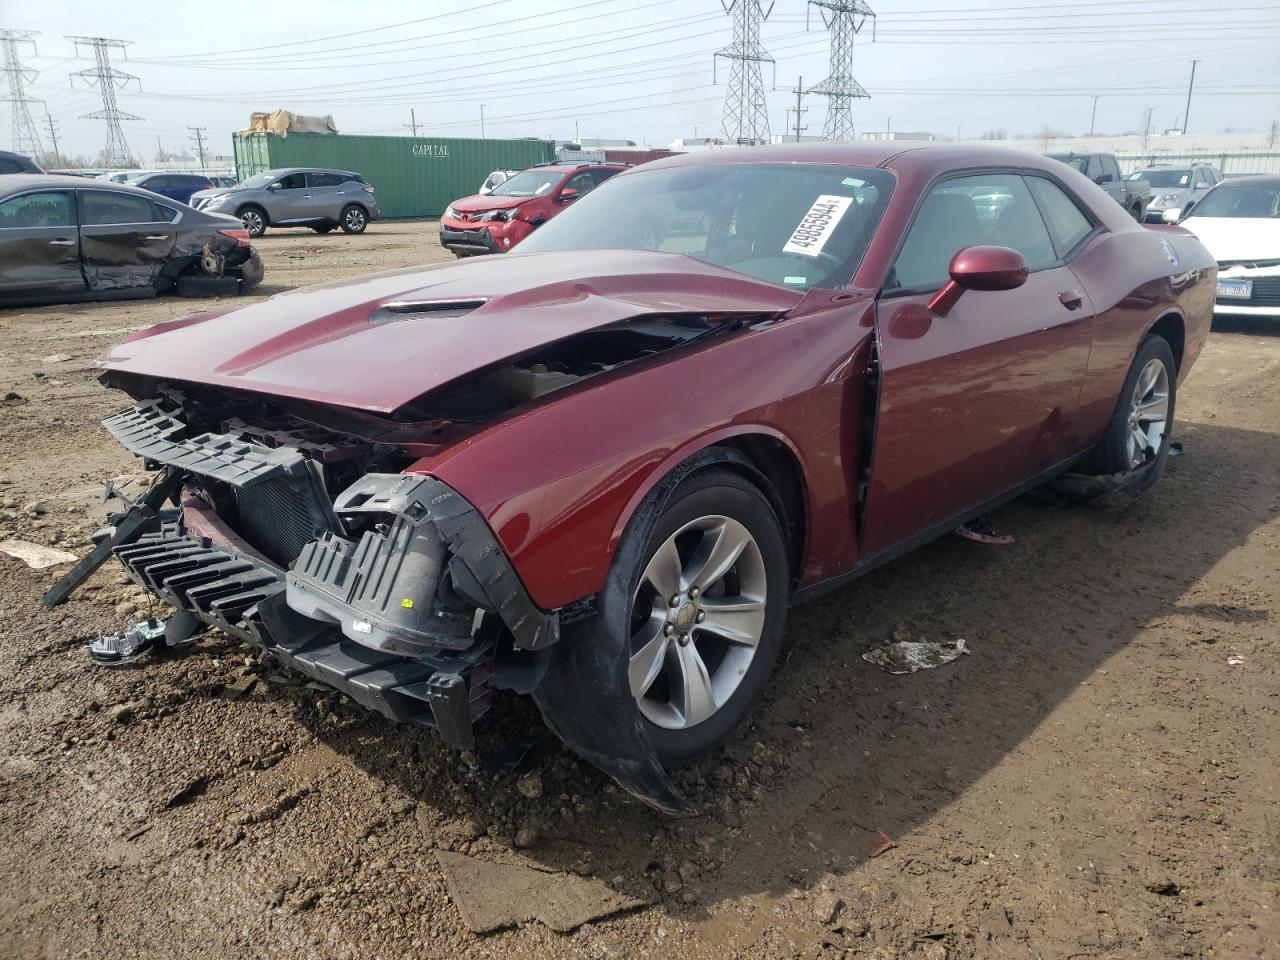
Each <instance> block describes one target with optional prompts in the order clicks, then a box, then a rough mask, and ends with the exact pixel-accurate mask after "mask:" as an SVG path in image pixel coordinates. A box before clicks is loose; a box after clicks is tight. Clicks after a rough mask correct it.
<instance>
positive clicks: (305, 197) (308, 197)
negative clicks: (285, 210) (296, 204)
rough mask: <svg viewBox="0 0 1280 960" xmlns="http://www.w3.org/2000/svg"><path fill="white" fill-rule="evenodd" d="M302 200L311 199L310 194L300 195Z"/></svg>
mask: <svg viewBox="0 0 1280 960" xmlns="http://www.w3.org/2000/svg"><path fill="white" fill-rule="evenodd" d="M302 199H303V200H310V199H311V194H309V193H304V194H303V195H302Z"/></svg>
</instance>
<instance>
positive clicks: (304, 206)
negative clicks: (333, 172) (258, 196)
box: [267, 173, 311, 223]
mask: <svg viewBox="0 0 1280 960" xmlns="http://www.w3.org/2000/svg"><path fill="white" fill-rule="evenodd" d="M269 195H270V197H271V199H270V200H269V201H268V211H267V212H268V213H269V214H270V215H271V222H272V223H280V222H282V221H285V220H303V219H305V218H307V217H308V216H311V214H310V213H309V212H308V204H309V203H310V202H311V191H310V190H309V189H308V188H307V175H306V174H305V173H289V174H285V175H284V176H283V177H281V178H280V179H279V180H277V181H276V182H275V183H273V184H271V188H270V191H269Z"/></svg>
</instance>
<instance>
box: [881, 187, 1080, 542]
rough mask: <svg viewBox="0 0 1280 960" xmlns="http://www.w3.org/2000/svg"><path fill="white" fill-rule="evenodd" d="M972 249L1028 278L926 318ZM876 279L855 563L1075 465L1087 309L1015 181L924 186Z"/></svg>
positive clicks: (968, 296) (970, 294) (972, 294)
mask: <svg viewBox="0 0 1280 960" xmlns="http://www.w3.org/2000/svg"><path fill="white" fill-rule="evenodd" d="M1035 179H1036V180H1039V179H1040V178H1035ZM1043 182H1044V183H1045V184H1050V182H1049V181H1048V180H1044V181H1043ZM1050 186H1051V187H1052V189H1054V190H1058V191H1059V192H1061V191H1060V189H1059V188H1058V187H1057V186H1055V185H1052V184H1050ZM1037 192H1039V191H1037ZM1068 202H1070V201H1068ZM1077 212H1078V211H1077ZM1079 215H1080V216H1081V217H1082V218H1083V216H1084V215H1083V214H1082V213H1081V214H1079ZM1089 229H1090V230H1091V229H1092V225H1091V224H1089ZM1075 242H1076V243H1077V244H1079V243H1082V242H1083V235H1081V237H1080V238H1077V240H1076V241H1075ZM975 244H991V245H996V246H1005V247H1011V248H1013V249H1015V250H1017V251H1018V252H1019V253H1021V254H1022V255H1023V256H1024V257H1025V258H1026V260H1027V263H1028V265H1029V266H1030V268H1031V274H1030V276H1029V277H1028V279H1027V282H1026V283H1025V284H1024V285H1023V286H1021V287H1019V288H1017V289H1014V290H1005V291H992V292H986V291H977V290H970V291H967V292H966V293H964V295H963V296H961V297H960V299H959V301H958V302H957V303H956V305H955V306H954V307H953V308H952V310H951V311H950V313H949V314H948V315H947V316H945V317H939V316H936V315H934V314H933V313H932V312H931V311H930V310H929V309H928V308H927V307H926V306H925V305H926V304H927V303H928V301H929V299H930V298H931V297H932V296H933V294H934V293H935V292H937V290H938V289H939V288H940V287H941V286H942V285H943V283H945V281H946V280H947V278H948V266H949V264H950V262H951V258H952V257H953V256H954V255H955V253H956V252H957V251H958V250H960V249H962V248H964V247H967V246H972V245H975ZM887 280H888V282H887V283H886V286H885V288H884V289H883V290H882V291H881V295H880V299H879V301H878V304H877V326H878V332H879V344H880V368H881V386H880V408H879V413H878V417H877V422H876V440H875V451H874V457H875V459H874V463H873V466H872V478H871V490H870V494H869V499H868V504H867V513H866V516H867V522H866V528H865V530H864V534H863V556H864V558H865V557H869V556H873V555H875V554H877V553H880V552H881V551H883V550H887V549H889V548H891V547H893V546H894V545H896V544H899V543H901V542H903V541H905V540H908V539H910V538H912V537H913V536H915V535H918V534H922V533H924V532H926V531H932V532H933V535H936V534H937V533H941V532H943V530H941V529H938V530H936V531H934V528H935V527H938V525H940V524H945V523H946V522H948V521H950V520H951V519H953V518H954V517H956V516H957V515H958V514H960V513H962V512H964V511H966V510H968V509H971V508H974V507H977V506H979V505H980V504H982V503H984V502H985V501H987V500H990V499H992V498H994V497H996V496H998V495H999V494H1001V493H1003V492H1004V491H1006V490H1009V489H1010V488H1012V487H1015V486H1017V485H1019V484H1021V483H1023V482H1024V481H1027V480H1028V479H1030V478H1033V477H1036V476H1037V475H1039V474H1041V473H1042V472H1044V471H1046V470H1048V469H1050V468H1051V467H1053V466H1055V465H1056V464H1058V463H1060V462H1061V461H1063V460H1065V459H1066V458H1067V457H1068V456H1069V455H1070V454H1071V453H1072V452H1074V450H1075V449H1076V447H1075V446H1074V445H1075V444H1076V443H1077V441H1076V438H1075V437H1074V436H1073V433H1072V423H1073V420H1074V414H1075V408H1076V404H1077V402H1078V398H1079V394H1080V386H1081V383H1082V381H1083V378H1084V374H1085V367H1086V364H1087V362H1088V357H1089V339H1090V336H1091V332H1092V331H1091V326H1092V325H1091V323H1090V320H1091V315H1092V312H1093V310H1092V306H1091V304H1090V302H1089V300H1088V296H1087V294H1086V293H1085V291H1084V288H1083V286H1082V284H1081V283H1080V281H1079V280H1078V279H1077V278H1076V276H1075V275H1074V274H1073V273H1072V271H1071V269H1070V267H1069V266H1067V265H1066V264H1065V263H1064V262H1063V254H1061V253H1059V251H1058V250H1056V249H1055V245H1054V242H1053V240H1052V239H1051V237H1050V234H1049V230H1048V228H1047V227H1046V225H1045V221H1044V218H1043V216H1042V214H1041V211H1040V207H1039V206H1038V204H1037V202H1036V199H1035V198H1033V196H1032V194H1031V189H1030V187H1029V186H1028V184H1027V182H1026V180H1024V178H1023V177H1022V176H1020V175H1018V174H1015V173H1007V172H993V173H985V174H976V175H969V176H961V177H955V178H951V179H948V180H944V181H941V182H939V183H937V184H935V185H934V186H933V187H932V188H931V190H930V191H929V193H928V195H927V196H926V197H925V199H924V201H923V202H922V204H921V205H920V207H919V209H918V210H917V211H916V216H915V219H914V221H913V223H912V225H911V227H910V228H909V229H908V231H907V235H906V239H905V240H904V242H903V245H902V248H901V250H900V252H899V254H898V256H897V259H896V260H895V263H894V268H893V270H892V271H891V272H890V275H889V277H888V278H887Z"/></svg>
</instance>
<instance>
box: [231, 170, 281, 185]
mask: <svg viewBox="0 0 1280 960" xmlns="http://www.w3.org/2000/svg"><path fill="white" fill-rule="evenodd" d="M278 176H279V174H277V173H273V172H271V171H270V170H268V171H267V172H266V173H255V174H254V175H253V176H252V177H250V178H249V179H248V180H241V181H240V182H239V183H237V184H236V186H237V187H265V186H266V185H267V184H268V183H274V182H275V180H276V177H278Z"/></svg>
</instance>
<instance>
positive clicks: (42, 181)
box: [0, 173, 155, 200]
mask: <svg viewBox="0 0 1280 960" xmlns="http://www.w3.org/2000/svg"><path fill="white" fill-rule="evenodd" d="M38 187H45V188H48V189H50V190H52V189H62V190H70V189H76V190H114V191H116V192H117V193H133V194H137V195H138V196H140V197H146V198H147V199H149V200H154V199H155V194H154V193H152V192H151V191H150V190H143V189H141V188H140V187H134V186H130V185H129V184H127V183H115V182H113V181H110V180H91V179H88V178H86V177H73V176H71V175H70V174H62V173H11V174H8V175H6V176H5V177H3V178H0V193H2V194H4V195H6V196H7V195H9V194H12V193H21V192H23V191H25V190H31V189H33V188H38Z"/></svg>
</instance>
